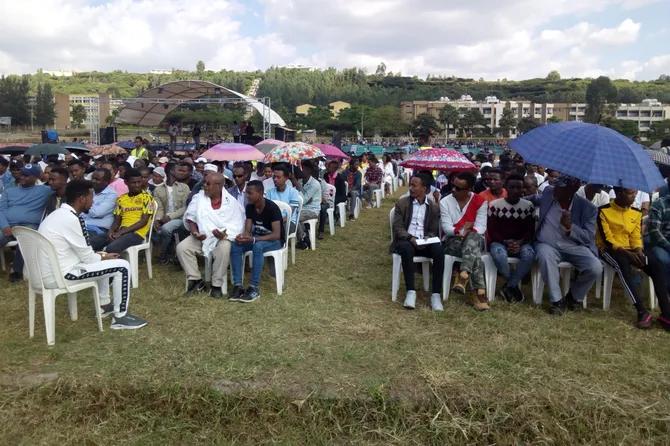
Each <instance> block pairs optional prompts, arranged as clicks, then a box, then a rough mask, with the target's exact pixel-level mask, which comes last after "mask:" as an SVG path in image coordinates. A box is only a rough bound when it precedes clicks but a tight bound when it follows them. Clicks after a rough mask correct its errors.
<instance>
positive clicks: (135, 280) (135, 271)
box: [121, 201, 158, 288]
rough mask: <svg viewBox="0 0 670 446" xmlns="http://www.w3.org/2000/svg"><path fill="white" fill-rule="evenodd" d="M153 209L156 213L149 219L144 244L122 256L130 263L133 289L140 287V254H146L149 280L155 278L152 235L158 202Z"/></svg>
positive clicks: (133, 247)
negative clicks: (152, 258) (152, 259)
mask: <svg viewBox="0 0 670 446" xmlns="http://www.w3.org/2000/svg"><path fill="white" fill-rule="evenodd" d="M152 207H153V211H154V212H153V214H152V215H151V218H149V232H147V236H146V237H145V239H144V242H143V243H141V244H139V245H135V246H131V247H129V248H127V249H126V250H125V251H123V252H122V253H121V255H122V256H123V257H125V258H126V259H127V260H128V263H130V282H131V283H132V285H133V288H137V287H139V286H140V260H139V257H140V252H142V251H144V252H145V256H146V259H147V275H148V276H149V279H152V278H153V277H154V275H153V268H152V265H151V235H152V234H153V231H154V220H155V219H156V208H157V207H158V205H157V203H156V201H154V202H153V203H152Z"/></svg>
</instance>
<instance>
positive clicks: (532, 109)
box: [400, 95, 670, 136]
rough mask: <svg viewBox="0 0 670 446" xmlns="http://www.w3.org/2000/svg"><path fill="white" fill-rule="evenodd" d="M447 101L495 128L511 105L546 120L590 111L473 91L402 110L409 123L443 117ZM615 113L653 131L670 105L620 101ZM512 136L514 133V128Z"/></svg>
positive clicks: (579, 117)
mask: <svg viewBox="0 0 670 446" xmlns="http://www.w3.org/2000/svg"><path fill="white" fill-rule="evenodd" d="M447 105H451V106H452V107H455V108H457V109H459V110H467V109H473V108H475V109H478V110H479V111H480V112H481V114H482V115H483V116H484V118H486V120H487V121H488V122H487V126H488V127H489V128H492V129H496V128H499V127H500V125H499V124H500V118H501V117H502V112H503V110H504V109H505V108H509V109H511V110H512V112H513V114H514V117H515V118H516V119H517V120H519V119H522V118H528V117H530V118H533V119H536V120H537V121H538V122H540V123H542V124H546V123H547V122H551V121H553V120H555V119H557V120H560V121H584V116H585V114H586V104H585V103H538V102H532V101H523V100H515V101H501V100H499V99H498V98H496V97H495V96H488V97H486V98H485V99H484V100H483V101H475V100H473V99H472V97H470V96H469V95H463V96H461V97H460V98H459V99H457V100H450V99H449V98H446V97H443V98H440V100H439V101H405V102H401V103H400V113H401V117H402V120H403V122H405V123H411V122H412V121H414V120H415V119H416V118H417V116H419V115H421V114H424V113H427V114H429V115H431V116H433V117H434V118H435V119H437V120H438V121H440V112H441V111H442V109H443V108H444V107H446V106H447ZM615 117H616V118H617V119H624V120H631V121H635V122H637V124H638V129H639V131H640V133H641V134H643V135H644V133H645V132H647V131H649V128H650V127H651V124H652V123H654V122H658V121H663V120H665V119H670V105H668V104H662V103H660V102H659V101H658V100H656V99H645V100H643V101H642V103H640V104H619V105H618V108H617V110H616V114H615ZM552 118H553V119H552ZM511 136H514V132H512V135H511Z"/></svg>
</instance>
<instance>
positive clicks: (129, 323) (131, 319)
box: [109, 313, 148, 330]
mask: <svg viewBox="0 0 670 446" xmlns="http://www.w3.org/2000/svg"><path fill="white" fill-rule="evenodd" d="M147 324H148V322H147V321H145V320H144V319H142V318H139V317H137V316H133V315H132V314H130V313H126V315H125V316H121V317H114V318H113V319H112V325H111V326H110V327H109V328H111V329H112V330H137V329H138V328H142V327H144V326H146V325H147Z"/></svg>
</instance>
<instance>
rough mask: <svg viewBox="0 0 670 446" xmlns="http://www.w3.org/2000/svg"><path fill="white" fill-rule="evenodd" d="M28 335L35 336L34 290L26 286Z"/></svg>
mask: <svg viewBox="0 0 670 446" xmlns="http://www.w3.org/2000/svg"><path fill="white" fill-rule="evenodd" d="M28 336H30V337H31V338H32V337H33V336H35V291H34V290H33V288H32V287H31V286H28Z"/></svg>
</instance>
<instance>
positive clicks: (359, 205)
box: [354, 197, 363, 220]
mask: <svg viewBox="0 0 670 446" xmlns="http://www.w3.org/2000/svg"><path fill="white" fill-rule="evenodd" d="M362 207H363V201H362V200H361V197H356V207H354V220H358V217H359V216H360V215H361V208H362Z"/></svg>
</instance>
